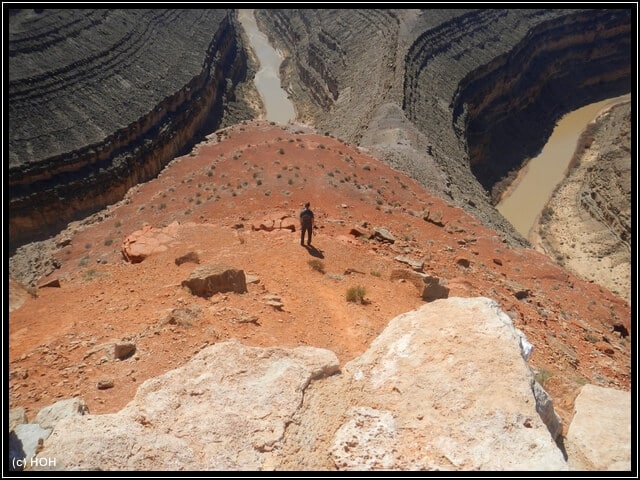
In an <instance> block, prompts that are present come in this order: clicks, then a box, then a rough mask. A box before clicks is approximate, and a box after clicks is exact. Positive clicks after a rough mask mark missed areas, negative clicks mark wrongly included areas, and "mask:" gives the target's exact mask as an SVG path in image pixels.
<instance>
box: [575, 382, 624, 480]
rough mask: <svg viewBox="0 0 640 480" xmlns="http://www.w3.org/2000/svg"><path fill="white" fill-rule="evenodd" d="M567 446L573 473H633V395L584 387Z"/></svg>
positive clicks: (602, 388) (578, 397) (577, 399)
mask: <svg viewBox="0 0 640 480" xmlns="http://www.w3.org/2000/svg"><path fill="white" fill-rule="evenodd" d="M565 445H566V448H567V453H568V455H569V466H570V467H571V469H572V470H631V393H630V392H624V391H621V390H615V389H613V388H605V387H598V386H597V385H585V386H584V387H582V389H581V390H580V393H579V394H578V396H577V398H576V401H575V405H574V415H573V420H572V421H571V424H570V425H569V430H568V432H567V439H566V441H565Z"/></svg>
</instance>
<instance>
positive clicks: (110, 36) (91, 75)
mask: <svg viewBox="0 0 640 480" xmlns="http://www.w3.org/2000/svg"><path fill="white" fill-rule="evenodd" d="M234 22H235V17H234V14H233V12H232V11H226V10H201V11H197V10H87V11H85V10H43V11H32V10H21V11H12V12H11V13H10V16H9V67H10V69H9V70H10V81H9V122H10V125H11V128H10V129H9V142H8V143H9V187H10V219H9V232H10V243H11V248H12V249H13V248H15V247H16V246H18V245H21V244H23V243H25V242H27V241H31V240H35V239H40V238H43V237H45V236H48V235H50V234H52V233H55V232H57V231H58V230H60V229H61V228H63V227H64V226H65V225H66V224H67V223H68V222H69V221H70V220H73V219H78V218H81V217H83V216H86V215H87V214H89V213H92V212H95V211H97V210H98V209H100V208H103V207H104V206H105V205H107V204H109V203H114V202H116V201H118V200H120V199H121V198H122V197H123V195H124V193H125V192H126V191H127V189H129V188H130V187H131V186H133V185H135V184H137V183H140V182H144V181H146V180H148V179H150V178H152V177H153V176H155V175H157V173H158V172H159V171H160V170H161V169H162V168H163V167H164V166H165V165H166V164H167V163H168V162H169V161H170V160H171V159H173V158H174V157H175V156H177V155H178V154H180V153H182V152H183V151H184V150H185V148H187V147H188V146H190V145H193V143H194V141H195V140H196V139H197V138H199V136H200V134H201V132H202V131H203V130H204V129H207V130H209V131H211V130H213V129H215V128H216V126H218V125H219V124H220V122H221V118H222V114H223V103H224V102H225V100H226V98H228V97H233V88H234V86H235V85H236V84H237V83H238V82H239V81H241V80H242V79H243V78H244V77H245V75H246V58H245V54H244V51H243V48H242V44H241V42H240V39H239V35H237V31H236V27H235V24H234Z"/></svg>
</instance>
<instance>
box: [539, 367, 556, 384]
mask: <svg viewBox="0 0 640 480" xmlns="http://www.w3.org/2000/svg"><path fill="white" fill-rule="evenodd" d="M551 377H553V373H552V372H550V371H549V370H547V369H544V368H541V369H540V370H539V371H538V372H537V373H536V374H535V375H534V378H535V380H536V382H538V383H539V384H540V386H541V387H544V384H545V383H547V380H549V379H550V378H551Z"/></svg>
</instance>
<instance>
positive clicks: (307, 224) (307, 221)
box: [300, 202, 313, 246]
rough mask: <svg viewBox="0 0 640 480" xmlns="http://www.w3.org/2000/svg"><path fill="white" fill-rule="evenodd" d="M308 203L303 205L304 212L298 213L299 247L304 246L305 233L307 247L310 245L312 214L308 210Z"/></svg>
mask: <svg viewBox="0 0 640 480" xmlns="http://www.w3.org/2000/svg"><path fill="white" fill-rule="evenodd" d="M309 205H311V204H310V203H309V202H307V203H305V204H304V210H302V211H301V212H300V245H302V246H304V234H305V232H307V239H308V241H307V245H311V234H312V232H313V212H312V211H311V209H309Z"/></svg>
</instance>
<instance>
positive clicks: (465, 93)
mask: <svg viewBox="0 0 640 480" xmlns="http://www.w3.org/2000/svg"><path fill="white" fill-rule="evenodd" d="M257 15H258V20H259V21H260V23H261V24H262V25H263V26H264V29H265V31H267V32H268V34H269V35H270V38H271V39H272V40H273V42H274V43H275V44H276V45H277V46H278V47H279V48H280V49H281V50H283V51H284V52H286V54H287V57H288V58H287V61H286V62H285V63H284V64H283V77H284V80H285V84H286V85H287V87H288V88H289V89H290V91H291V92H292V95H293V96H294V98H296V99H298V102H299V103H302V104H303V105H304V106H305V107H306V108H304V109H303V110H299V111H301V112H302V119H306V118H308V119H310V121H311V122H312V123H313V124H315V125H317V126H318V128H319V129H320V131H330V132H332V133H334V134H336V135H338V136H341V137H343V138H346V139H347V140H349V141H353V142H357V143H360V144H361V145H362V146H367V147H371V148H372V152H373V153H374V154H376V155H377V156H378V157H379V158H381V159H383V160H384V161H387V162H389V163H390V164H392V165H394V166H395V167H399V168H402V169H403V170H404V171H407V172H409V173H410V174H411V175H412V176H414V177H415V178H418V179H419V180H420V181H421V182H422V183H423V184H424V185H425V186H428V188H432V189H433V188H435V190H434V191H435V192H436V193H438V194H440V195H444V196H447V197H449V198H451V199H453V200H454V201H455V202H456V203H457V204H458V205H460V206H462V207H463V208H466V209H468V210H469V211H470V212H472V213H473V214H474V215H475V216H477V217H478V218H480V219H481V220H482V221H483V222H484V223H485V224H488V225H491V226H493V227H494V228H497V229H498V230H500V231H501V232H502V233H503V234H504V235H505V236H506V237H507V238H508V239H509V240H510V241H515V242H519V243H521V244H524V243H526V240H525V239H523V238H521V237H520V235H519V234H517V233H516V232H515V231H514V230H513V229H512V228H511V226H510V225H509V224H508V223H507V222H505V221H504V219H503V218H502V217H501V216H500V215H499V213H498V212H496V211H495V210H494V209H493V208H492V207H491V205H490V204H489V203H490V202H489V201H488V196H487V192H489V191H490V190H491V189H492V187H493V185H494V184H495V183H496V182H497V181H498V180H500V179H501V178H502V177H504V176H505V175H506V174H507V173H508V172H509V171H510V170H512V169H514V168H517V166H518V165H520V164H521V162H522V161H523V160H525V159H526V158H527V157H530V156H531V155H532V154H533V153H534V152H536V151H538V150H539V149H540V147H541V146H542V145H543V144H544V141H545V139H546V138H547V137H548V135H549V134H550V133H551V131H552V129H553V124H554V122H555V120H557V119H558V118H559V117H560V116H561V115H562V114H564V113H566V112H567V111H570V110H572V109H574V108H575V107H577V106H579V105H583V104H586V103H590V102H593V101H596V100H600V99H603V98H606V97H612V96H617V95H621V94H623V93H626V92H629V91H630V88H631V81H630V75H631V72H630V65H631V45H630V35H629V33H630V28H631V23H630V10H625V9H620V10H592V9H591V10H575V9H574V10H564V9H550V10H525V9H522V10H520V9H518V10H509V9H498V10H493V9H482V10H420V11H418V10H410V11H406V10H342V11H336V10H312V9H305V10H277V9H269V10H259V11H258V12H257ZM407 120H408V121H407ZM411 124H412V125H411ZM414 126H415V127H414ZM429 178H436V179H438V180H439V179H441V178H443V179H444V181H437V180H436V181H434V180H429Z"/></svg>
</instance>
